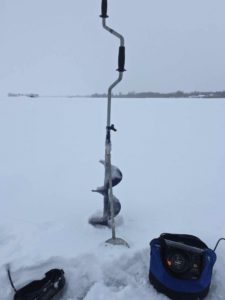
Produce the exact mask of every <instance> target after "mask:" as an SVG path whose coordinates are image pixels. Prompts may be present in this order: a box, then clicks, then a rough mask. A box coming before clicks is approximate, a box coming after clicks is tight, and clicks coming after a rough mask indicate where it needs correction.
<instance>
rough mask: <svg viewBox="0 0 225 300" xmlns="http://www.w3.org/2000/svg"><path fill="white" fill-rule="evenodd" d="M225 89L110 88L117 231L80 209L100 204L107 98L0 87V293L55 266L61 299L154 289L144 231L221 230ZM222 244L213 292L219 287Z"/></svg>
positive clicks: (92, 299)
mask: <svg viewBox="0 0 225 300" xmlns="http://www.w3.org/2000/svg"><path fill="white" fill-rule="evenodd" d="M224 116H225V101H224V100H221V99H220V100H216V99H211V100H202V99H182V100H181V99H180V100H174V99H170V100H169V99H157V100H155V99H151V100H150V99H142V100H140V99H115V100H113V114H112V121H113V123H114V124H115V127H116V128H117V129H118V132H117V133H113V134H112V146H113V148H112V162H113V164H115V165H117V166H119V168H120V169H121V170H122V172H123V180H122V182H121V183H120V184H119V185H118V186H116V187H115V188H114V193H115V195H116V196H117V197H118V198H119V199H120V201H121V204H122V210H121V213H120V215H119V216H118V217H117V220H116V222H117V235H118V236H119V237H122V238H124V239H125V240H126V241H127V242H128V243H129V244H130V248H129V249H127V248H125V247H113V246H109V245H108V246H106V245H105V243H104V241H105V240H107V239H108V238H110V236H111V232H110V230H109V229H107V228H94V227H92V226H90V225H89V224H88V218H89V217H90V216H91V215H92V214H93V213H95V212H96V211H98V210H102V197H101V196H100V195H98V194H95V193H92V192H91V190H92V189H93V188H95V187H96V186H99V185H101V183H103V179H104V172H103V169H102V167H101V166H100V165H99V163H98V160H99V159H103V158H104V139H105V123H106V119H105V118H106V101H105V100H104V99H73V100H68V99H53V98H52V99H50V98H49V99H45V98H40V99H28V98H18V99H16V98H15V99H12V98H7V97H1V98H0V141H1V147H0V299H1V300H10V299H12V298H13V291H12V289H11V286H10V284H9V281H8V278H7V274H6V266H7V264H10V267H11V272H12V277H13V281H14V283H15V286H16V287H18V288H19V287H21V286H23V285H24V284H26V283H28V282H29V281H30V280H32V279H37V278H41V277H43V275H44V273H45V272H46V271H47V270H49V269H50V268H52V267H58V268H63V269H64V271H65V274H66V278H67V287H66V291H65V294H64V296H63V298H62V300H81V299H85V300H101V299H113V300H122V299H123V300H124V299H129V300H140V299H143V300H145V299H146V300H147V299H148V300H149V299H152V300H153V299H154V300H158V299H159V300H160V299H167V298H166V297H164V296H163V295H160V294H158V293H157V292H156V291H155V290H154V289H153V287H152V286H150V285H149V282H148V268H149V258H150V257H149V242H150V240H151V239H152V238H155V237H157V236H159V234H160V233H162V232H175V233H189V234H195V235H197V236H199V237H200V238H201V239H202V240H203V241H204V242H205V243H206V244H208V246H209V247H211V248H213V247H214V245H215V243H216V241H217V240H218V238H219V237H223V236H225V217H224V211H225V201H224V199H225V185H224V178H225V140H224V132H225V117H224ZM224 249H225V244H222V243H221V245H220V246H219V248H218V251H217V255H218V259H217V263H216V265H215V268H214V274H213V281H212V287H211V291H210V294H209V296H208V298H207V299H209V300H224V299H225V286H224V282H225V272H224V270H225V255H224Z"/></svg>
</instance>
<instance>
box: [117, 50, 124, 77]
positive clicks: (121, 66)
mask: <svg viewBox="0 0 225 300" xmlns="http://www.w3.org/2000/svg"><path fill="white" fill-rule="evenodd" d="M124 67H125V47H124V46H120V47H119V55H118V69H117V71H119V72H124V71H126V70H125V69H124Z"/></svg>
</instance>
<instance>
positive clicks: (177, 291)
mask: <svg viewBox="0 0 225 300" xmlns="http://www.w3.org/2000/svg"><path fill="white" fill-rule="evenodd" d="M150 249H151V251H150V257H151V259H150V269H149V280H150V283H151V284H152V285H153V286H154V288H155V289H156V290H157V291H158V292H160V293H163V294H165V295H166V296H168V297H169V298H171V299H173V300H201V299H204V298H205V297H206V296H207V294H208V292H209V289H210V284H211V279H212V271H213V266H214V264H215V262H216V254H215V251H214V250H211V249H209V248H208V247H207V245H206V244H205V243H203V242H202V241H201V240H200V239H199V238H197V237H195V236H193V235H187V234H168V233H164V234H161V235H160V237H159V238H156V239H153V240H152V241H151V242H150Z"/></svg>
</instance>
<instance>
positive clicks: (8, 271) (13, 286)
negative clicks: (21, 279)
mask: <svg viewBox="0 0 225 300" xmlns="http://www.w3.org/2000/svg"><path fill="white" fill-rule="evenodd" d="M7 273H8V277H9V281H10V284H11V286H12V288H13V289H14V291H15V292H17V290H16V288H15V285H14V284H13V281H12V277H11V274H10V269H9V267H8V269H7Z"/></svg>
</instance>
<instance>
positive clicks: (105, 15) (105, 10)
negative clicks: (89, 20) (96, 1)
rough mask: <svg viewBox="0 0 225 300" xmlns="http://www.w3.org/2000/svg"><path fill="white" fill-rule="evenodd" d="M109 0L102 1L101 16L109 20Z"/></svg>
mask: <svg viewBox="0 0 225 300" xmlns="http://www.w3.org/2000/svg"><path fill="white" fill-rule="evenodd" d="M107 6H108V3H107V0H102V14H101V15H100V17H101V18H108V15H107Z"/></svg>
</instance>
